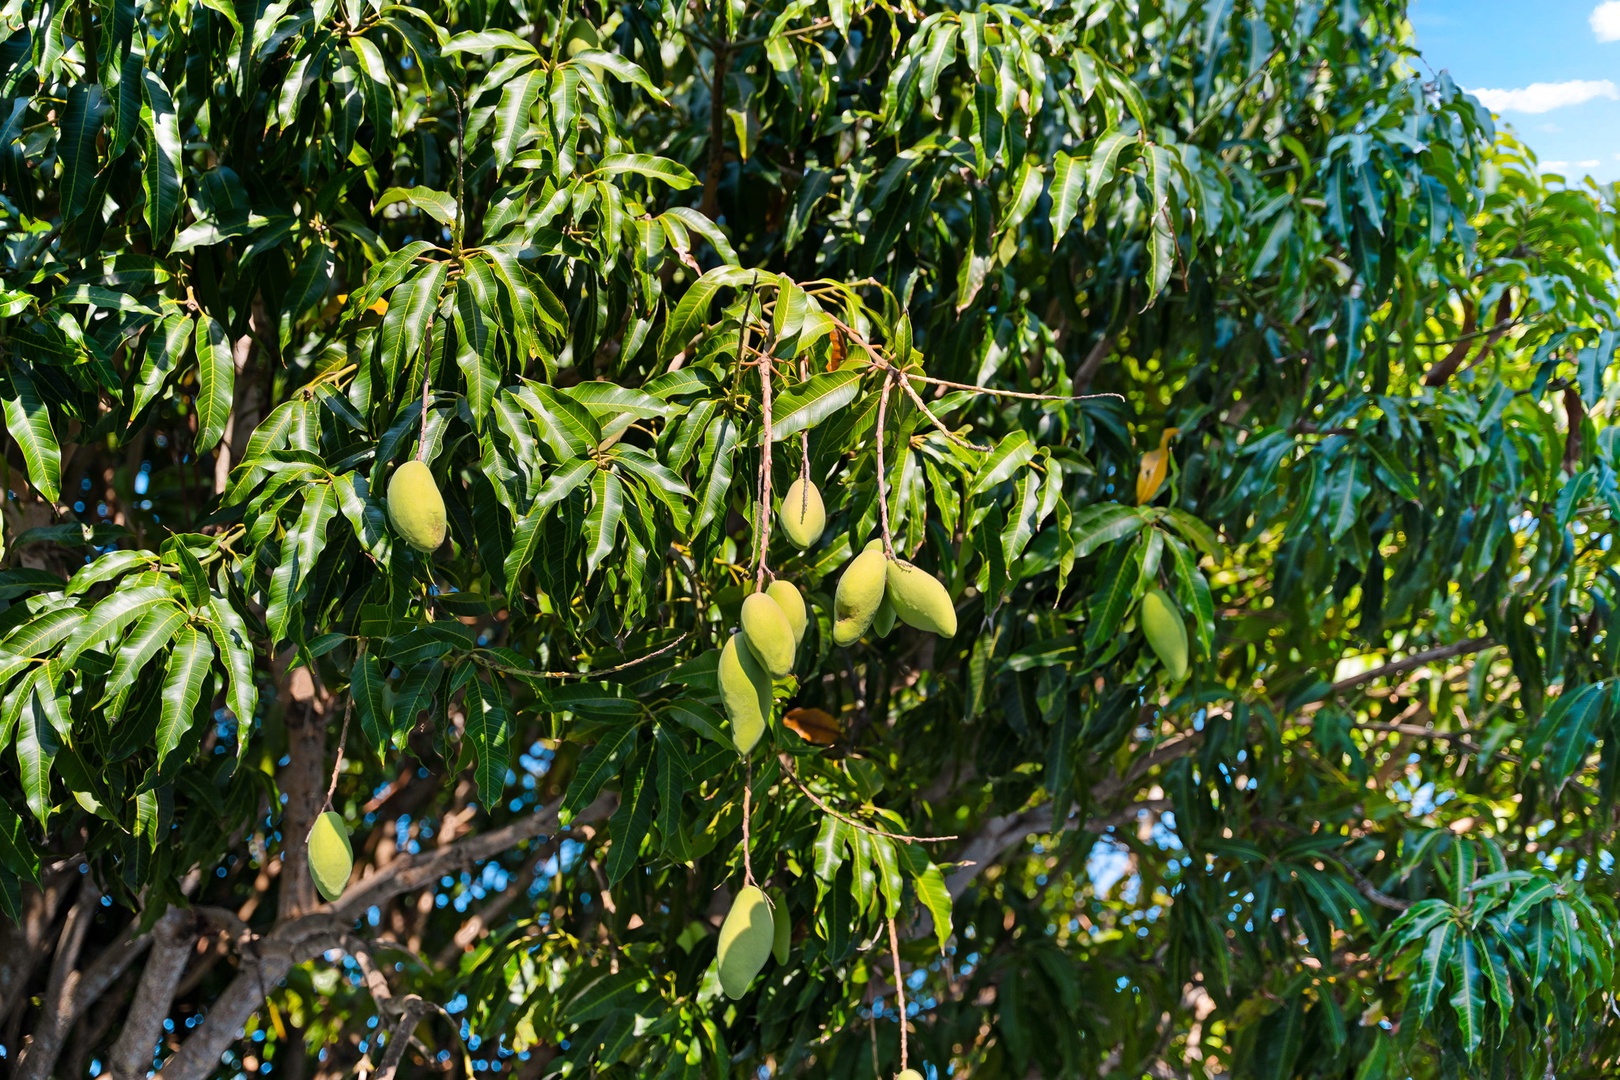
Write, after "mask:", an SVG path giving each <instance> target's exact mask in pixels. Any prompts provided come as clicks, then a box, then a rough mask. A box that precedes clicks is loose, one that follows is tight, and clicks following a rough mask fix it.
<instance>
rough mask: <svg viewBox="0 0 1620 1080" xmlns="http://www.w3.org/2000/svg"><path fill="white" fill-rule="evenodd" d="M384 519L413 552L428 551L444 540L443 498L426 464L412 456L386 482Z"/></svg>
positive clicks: (437, 546)
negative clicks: (385, 511) (385, 518)
mask: <svg viewBox="0 0 1620 1080" xmlns="http://www.w3.org/2000/svg"><path fill="white" fill-rule="evenodd" d="M388 520H389V522H391V523H392V524H393V526H394V531H395V532H397V533H399V535H400V536H401V537H402V538H403V539H404V541H405V542H406V543H407V544H409V545H411V547H413V548H415V549H416V550H417V551H421V552H426V553H428V554H431V553H433V552H435V551H437V550H438V549H439V545H440V544H442V543H444V528H445V514H444V498H443V497H442V496H441V495H440V494H439V486H438V485H437V484H435V483H434V482H433V473H432V471H431V470H429V469H428V467H427V465H425V464H423V463H422V462H420V461H417V460H415V459H414V458H413V459H411V460H410V461H407V462H406V463H405V464H403V465H401V466H400V467H399V468H397V469H395V470H394V475H393V476H392V477H391V478H390V479H389V481H388Z"/></svg>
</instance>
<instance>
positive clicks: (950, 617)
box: [888, 559, 956, 638]
mask: <svg viewBox="0 0 1620 1080" xmlns="http://www.w3.org/2000/svg"><path fill="white" fill-rule="evenodd" d="M888 585H889V591H888V598H889V603H891V604H893V605H894V613H895V615H897V616H899V618H900V621H901V622H903V623H905V624H906V625H907V626H914V627H916V628H917V629H918V630H926V631H928V632H929V633H930V634H938V635H939V636H940V637H945V638H949V637H955V636H956V605H955V604H953V603H951V594H950V593H949V592H948V591H946V589H945V586H944V585H942V584H940V581H939V579H938V578H936V577H934V575H933V574H930V573H929V572H928V571H926V570H920V569H918V568H917V567H915V566H912V565H911V564H910V563H908V562H906V561H905V560H904V559H895V560H894V561H893V562H891V563H889V567H888Z"/></svg>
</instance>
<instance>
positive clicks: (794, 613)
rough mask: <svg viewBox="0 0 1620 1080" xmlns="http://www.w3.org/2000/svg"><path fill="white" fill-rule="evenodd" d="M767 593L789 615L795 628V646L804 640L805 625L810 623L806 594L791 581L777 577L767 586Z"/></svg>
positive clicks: (783, 612) (788, 617) (789, 623)
mask: <svg viewBox="0 0 1620 1080" xmlns="http://www.w3.org/2000/svg"><path fill="white" fill-rule="evenodd" d="M765 595H766V596H768V597H770V598H771V599H772V600H775V601H776V606H777V607H779V608H781V609H782V614H783V615H786V616H787V621H788V625H789V626H791V627H792V628H793V647H794V648H795V649H797V648H798V647H799V645H800V643H802V642H803V641H804V630H805V627H807V626H809V625H810V609H809V608H807V607H805V606H804V594H803V593H801V592H799V590H798V588H797V587H796V586H795V585H794V584H793V582H791V581H786V580H784V579H782V578H777V579H776V580H775V581H773V582H771V583H770V584H769V585H767V586H766V587H765Z"/></svg>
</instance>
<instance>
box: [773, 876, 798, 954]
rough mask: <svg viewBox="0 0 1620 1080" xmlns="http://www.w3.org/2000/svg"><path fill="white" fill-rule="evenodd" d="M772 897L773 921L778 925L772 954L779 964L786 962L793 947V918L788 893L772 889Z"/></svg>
mask: <svg viewBox="0 0 1620 1080" xmlns="http://www.w3.org/2000/svg"><path fill="white" fill-rule="evenodd" d="M770 898H771V921H772V924H773V925H774V926H775V927H776V935H775V936H774V937H773V938H772V939H771V955H772V956H774V957H776V962H777V963H778V964H785V963H787V962H788V954H789V953H790V952H791V951H792V949H793V918H792V916H790V915H789V914H788V909H787V895H786V894H785V893H783V892H782V890H781V889H772V890H771V891H770Z"/></svg>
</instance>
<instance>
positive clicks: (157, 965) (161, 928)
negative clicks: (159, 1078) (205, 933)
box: [109, 908, 197, 1080]
mask: <svg viewBox="0 0 1620 1080" xmlns="http://www.w3.org/2000/svg"><path fill="white" fill-rule="evenodd" d="M151 938H152V955H151V956H150V957H149V958H148V959H147V961H146V968H145V970H143V971H142V972H141V982H140V985H139V986H138V987H136V990H135V1000H134V1002H133V1003H132V1004H131V1005H130V1008H129V1013H128V1015H127V1017H126V1019H125V1020H124V1029H123V1031H121V1032H120V1033H119V1035H118V1041H117V1042H115V1043H113V1048H112V1055H111V1059H110V1061H109V1071H110V1074H111V1076H112V1077H113V1078H114V1080H123V1078H125V1077H144V1076H145V1075H146V1074H147V1072H148V1071H149V1070H150V1069H151V1068H152V1052H153V1050H154V1048H155V1047H156V1046H157V1044H158V1040H159V1039H161V1038H162V1037H163V1019H164V1017H166V1016H168V1015H169V1008H170V1006H171V1005H173V1003H174V994H175V991H176V990H177V989H179V986H180V976H181V975H183V974H185V970H186V961H187V960H188V959H189V958H190V956H191V951H192V947H193V946H194V945H195V944H196V941H197V927H196V915H195V913H194V912H189V911H186V910H185V909H184V908H170V909H169V910H168V911H166V912H164V913H163V917H162V918H161V919H159V920H158V922H157V925H156V926H155V927H153V928H152V934H151Z"/></svg>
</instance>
